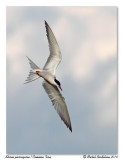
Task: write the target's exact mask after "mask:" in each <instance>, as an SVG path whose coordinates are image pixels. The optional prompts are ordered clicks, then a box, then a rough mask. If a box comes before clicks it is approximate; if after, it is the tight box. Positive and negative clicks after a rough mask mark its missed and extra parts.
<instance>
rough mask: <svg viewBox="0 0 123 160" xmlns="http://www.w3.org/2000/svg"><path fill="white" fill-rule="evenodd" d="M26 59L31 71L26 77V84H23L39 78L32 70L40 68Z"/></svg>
mask: <svg viewBox="0 0 123 160" xmlns="http://www.w3.org/2000/svg"><path fill="white" fill-rule="evenodd" d="M27 58H28V60H29V64H30V67H31V70H30V72H29V75H28V77H27V79H26V82H25V83H24V84H26V83H29V82H32V81H34V80H36V79H38V78H40V77H39V76H38V75H37V74H36V73H34V72H33V70H35V69H40V68H39V67H38V66H37V65H36V64H35V63H34V62H33V61H32V60H31V59H30V58H29V57H27Z"/></svg>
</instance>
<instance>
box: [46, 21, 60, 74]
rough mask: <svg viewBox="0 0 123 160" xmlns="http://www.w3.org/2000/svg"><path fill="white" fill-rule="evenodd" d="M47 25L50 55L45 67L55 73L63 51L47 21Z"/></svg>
mask: <svg viewBox="0 0 123 160" xmlns="http://www.w3.org/2000/svg"><path fill="white" fill-rule="evenodd" d="M45 27H46V35H47V39H48V43H49V49H50V55H49V57H48V59H47V62H46V64H45V66H44V68H43V69H45V70H48V71H49V72H50V73H51V74H53V75H55V70H56V68H57V66H58V65H59V63H60V62H61V59H62V56H61V51H60V48H59V45H58V43H57V41H56V38H55V36H54V34H53V32H52V30H51V28H50V27H49V25H48V23H47V22H46V21H45Z"/></svg>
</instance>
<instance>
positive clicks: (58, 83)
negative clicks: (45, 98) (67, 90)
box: [54, 78, 62, 91]
mask: <svg viewBox="0 0 123 160" xmlns="http://www.w3.org/2000/svg"><path fill="white" fill-rule="evenodd" d="M54 81H55V83H56V86H57V87H59V88H60V90H61V91H62V88H61V83H60V82H59V81H58V80H57V79H56V78H55V79H54Z"/></svg>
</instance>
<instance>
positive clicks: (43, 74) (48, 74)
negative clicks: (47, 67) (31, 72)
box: [40, 71, 55, 85]
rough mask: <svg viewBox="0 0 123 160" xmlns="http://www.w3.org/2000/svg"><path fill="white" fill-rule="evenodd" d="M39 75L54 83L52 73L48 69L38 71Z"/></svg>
mask: <svg viewBox="0 0 123 160" xmlns="http://www.w3.org/2000/svg"><path fill="white" fill-rule="evenodd" d="M40 76H41V77H42V78H44V79H45V80H46V81H48V82H49V83H51V84H53V85H55V82H54V75H52V74H51V73H49V72H48V71H42V72H41V73H40Z"/></svg>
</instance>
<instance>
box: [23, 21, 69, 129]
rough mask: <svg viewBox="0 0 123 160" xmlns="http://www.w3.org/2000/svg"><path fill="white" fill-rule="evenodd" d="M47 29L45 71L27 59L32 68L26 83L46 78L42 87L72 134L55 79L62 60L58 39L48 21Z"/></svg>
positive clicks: (65, 107) (58, 84)
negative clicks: (47, 46) (47, 54)
mask: <svg viewBox="0 0 123 160" xmlns="http://www.w3.org/2000/svg"><path fill="white" fill-rule="evenodd" d="M45 27H46V33H47V34H46V35H47V39H48V42H49V49H50V55H49V57H48V59H47V62H46V64H45V65H44V67H43V69H40V68H39V67H38V66H37V65H36V64H35V63H34V62H33V61H32V60H31V59H30V58H28V57H27V58H28V60H29V63H30V66H31V70H30V72H29V76H28V77H27V80H26V82H25V83H29V82H32V81H34V80H36V79H38V78H40V77H42V78H44V81H43V83H42V85H43V87H44V89H45V91H46V93H47V94H48V96H49V98H50V99H51V101H52V104H53V105H54V107H55V109H56V111H57V113H58V114H59V116H60V117H61V119H62V120H63V121H64V123H65V124H66V126H67V127H68V128H69V129H70V131H71V132H72V126H71V121H70V117H69V113H68V110H67V106H66V103H65V99H64V97H63V96H62V95H61V93H60V91H59V90H58V88H60V90H62V88H61V84H60V82H59V81H58V80H57V79H56V77H55V71H56V69H57V67H58V65H59V63H60V62H61V59H62V56H61V51H60V48H59V45H58V43H57V41H56V38H55V36H54V34H53V32H52V30H51V28H50V27H49V25H48V23H47V22H46V21H45ZM57 87H58V88H57Z"/></svg>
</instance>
